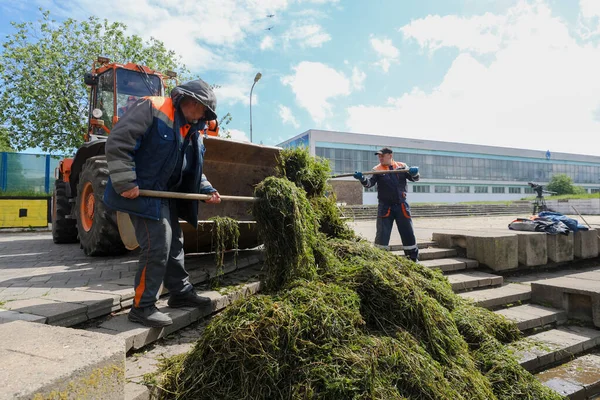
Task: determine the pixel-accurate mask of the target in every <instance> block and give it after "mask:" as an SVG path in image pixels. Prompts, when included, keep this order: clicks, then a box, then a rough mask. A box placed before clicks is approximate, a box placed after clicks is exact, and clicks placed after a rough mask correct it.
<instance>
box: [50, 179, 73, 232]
mask: <svg viewBox="0 0 600 400" xmlns="http://www.w3.org/2000/svg"><path fill="white" fill-rule="evenodd" d="M67 185H68V183H66V182H65V181H63V180H62V179H57V180H56V181H55V182H54V195H53V196H52V240H53V241H54V243H77V241H78V240H77V220H75V219H74V218H67V217H68V216H70V214H71V203H69V198H68V197H67Z"/></svg>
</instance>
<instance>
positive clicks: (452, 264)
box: [419, 257, 479, 272]
mask: <svg viewBox="0 0 600 400" xmlns="http://www.w3.org/2000/svg"><path fill="white" fill-rule="evenodd" d="M419 264H421V265H422V266H424V267H426V268H432V269H440V270H442V272H450V271H458V270H462V269H467V268H477V267H478V266H479V263H478V262H477V261H475V260H469V259H467V258H460V257H453V258H443V259H439V260H427V261H419Z"/></svg>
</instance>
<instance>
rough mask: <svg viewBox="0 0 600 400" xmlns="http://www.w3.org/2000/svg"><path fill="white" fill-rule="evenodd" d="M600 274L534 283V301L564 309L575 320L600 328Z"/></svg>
mask: <svg viewBox="0 0 600 400" xmlns="http://www.w3.org/2000/svg"><path fill="white" fill-rule="evenodd" d="M591 277H593V278H596V279H597V277H598V272H597V271H596V272H587V273H581V274H574V275H569V276H565V277H561V278H553V279H546V280H542V281H537V282H532V283H531V290H532V301H533V302H534V303H537V304H548V305H550V306H552V307H556V308H560V309H563V310H565V311H566V312H567V316H568V317H569V318H573V319H579V320H583V321H591V322H593V323H594V325H595V326H597V327H600V281H599V280H595V279H590V278H591Z"/></svg>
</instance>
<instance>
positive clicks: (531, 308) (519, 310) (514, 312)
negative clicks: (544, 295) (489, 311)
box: [495, 304, 567, 331]
mask: <svg viewBox="0 0 600 400" xmlns="http://www.w3.org/2000/svg"><path fill="white" fill-rule="evenodd" d="M495 313H496V314H500V315H504V316H505V317H506V318H507V319H509V320H511V321H514V322H515V323H516V324H517V326H518V327H519V329H520V330H522V331H525V330H528V329H533V328H540V327H543V326H546V325H550V324H556V325H561V324H564V323H565V322H567V313H566V312H565V311H563V310H558V309H556V308H550V307H544V306H540V305H537V304H523V305H520V306H515V307H510V308H505V309H502V310H497V311H495Z"/></svg>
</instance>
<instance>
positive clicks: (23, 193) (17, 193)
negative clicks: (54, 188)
mask: <svg viewBox="0 0 600 400" xmlns="http://www.w3.org/2000/svg"><path fill="white" fill-rule="evenodd" d="M2 197H39V198H49V197H52V194H51V193H45V192H36V191H33V190H7V191H2V190H0V198H2Z"/></svg>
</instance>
